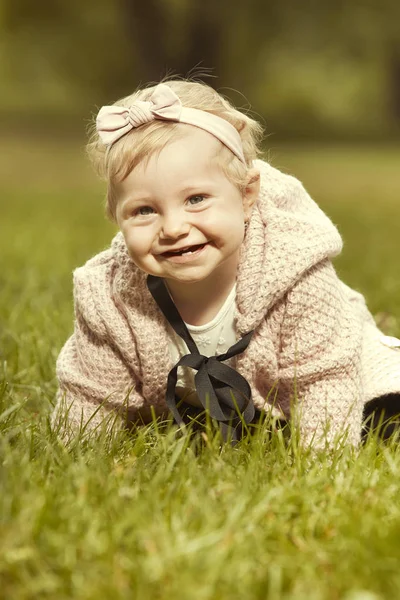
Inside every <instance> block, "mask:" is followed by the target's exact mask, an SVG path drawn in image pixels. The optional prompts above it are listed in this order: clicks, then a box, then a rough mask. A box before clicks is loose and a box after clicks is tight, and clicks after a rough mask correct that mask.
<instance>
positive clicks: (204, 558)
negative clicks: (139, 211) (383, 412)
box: [0, 138, 400, 600]
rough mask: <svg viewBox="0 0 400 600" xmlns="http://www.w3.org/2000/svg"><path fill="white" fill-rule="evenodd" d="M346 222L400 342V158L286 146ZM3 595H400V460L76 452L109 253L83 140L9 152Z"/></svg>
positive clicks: (205, 450)
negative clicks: (79, 279)
mask: <svg viewBox="0 0 400 600" xmlns="http://www.w3.org/2000/svg"><path fill="white" fill-rule="evenodd" d="M269 143H270V150H269V158H270V160H271V162H272V163H273V164H274V165H275V166H277V167H279V168H281V169H283V170H284V171H286V172H290V173H292V174H295V175H296V176H297V177H299V178H300V179H301V180H302V181H303V183H304V184H305V186H306V188H307V189H308V190H309V191H310V193H311V194H312V195H313V197H314V198H315V199H316V200H317V202H318V203H319V204H320V206H321V207H322V208H323V209H324V210H325V211H326V212H327V213H328V214H329V216H330V217H331V218H332V220H333V221H334V222H335V223H336V224H337V225H338V227H339V229H340V231H341V233H342V235H343V238H344V241H345V246H344V252H343V254H342V255H341V256H340V257H339V258H338V259H337V260H336V261H335V266H336V268H337V270H338V272H339V274H340V276H341V277H342V278H343V279H344V280H345V282H346V283H347V284H349V285H350V286H352V287H354V288H356V289H358V290H359V291H361V292H362V293H363V294H364V295H365V296H366V298H367V301H368V304H369V306H370V309H371V311H372V312H373V314H374V315H376V318H377V319H378V320H379V322H380V323H381V326H382V328H383V329H384V331H385V332H386V333H388V334H392V335H400V302H399V298H400V277H399V267H398V260H399V258H400V235H399V234H400V226H399V223H400V202H399V198H400V170H399V164H400V148H398V147H397V148H396V147H384V146H381V147H376V148H372V147H339V146H337V147H330V146H326V147H321V146H319V147H312V146H309V147H300V146H298V147H295V146H278V145H276V146H274V144H273V143H272V142H271V141H269ZM0 150H1V154H2V157H3V160H2V161H1V164H0V182H1V183H0V186H1V196H0V214H1V219H0V245H1V254H0V256H1V269H0V286H1V287H0V289H1V295H0V368H1V375H0V583H1V592H0V596H1V597H2V598H4V599H7V600H8V599H12V600H20V599H21V600H25V599H26V600H28V599H34V598H35V599H36V598H40V599H57V600H63V599H67V598H73V599H77V600H81V599H82V600H83V599H84V600H91V599H95V598H96V600H98V599H101V600H103V599H105V600H107V599H112V600H120V599H121V600H122V599H131V598H151V599H159V598H160V599H161V598H162V599H164V598H165V599H170V598H171V599H176V600H180V599H188V600H189V599H190V600H203V599H204V600H205V599H209V598H210V599H211V598H212V599H229V600H230V599H246V600H247V599H249V600H253V599H265V600H275V599H281V598H282V599H295V600H303V599H304V600H321V599H332V600H336V599H337V600H339V599H340V600H342V599H344V600H378V599H386V598H388V599H389V598H390V599H394V598H398V597H400V453H399V452H398V451H397V447H396V444H395V443H394V442H392V443H391V444H388V445H386V446H384V445H382V444H380V443H377V441H376V440H374V439H371V440H370V441H369V443H368V444H367V445H366V446H365V447H363V448H361V449H360V450H357V451H354V450H349V449H346V448H345V449H343V450H340V449H337V451H336V452H333V453H331V454H329V455H326V454H321V455H318V456H310V455H308V454H307V453H306V452H304V451H300V450H299V449H298V447H297V445H296V438H295V436H294V437H293V439H292V440H291V441H289V442H288V441H285V438H284V436H283V435H282V434H281V432H277V433H274V434H273V435H272V436H269V435H268V433H267V432H266V431H260V432H258V433H257V434H256V435H254V436H253V437H251V438H247V439H244V440H243V441H242V442H241V443H240V444H239V445H238V446H236V447H235V448H232V447H230V446H228V445H224V446H223V447H222V448H221V447H220V446H219V440H218V436H217V435H215V434H214V433H213V432H212V431H208V432H207V434H206V435H205V436H204V437H203V438H201V443H200V442H199V441H198V440H197V441H196V440H190V439H188V438H179V437H177V436H176V435H175V433H174V431H173V430H171V429H167V430H162V429H161V430H160V429H158V428H157V427H156V426H150V427H149V428H147V429H142V430H140V431H137V432H136V433H135V434H134V435H132V436H130V437H128V436H127V435H122V434H121V435H117V436H115V437H113V438H112V439H109V438H104V437H102V436H100V437H98V438H97V439H92V440H91V441H89V442H88V443H86V444H85V445H82V444H75V445H71V446H70V447H68V448H65V447H64V446H62V445H61V444H60V443H59V442H58V441H57V439H56V437H55V436H54V435H53V434H52V432H51V431H50V429H49V426H48V418H47V415H48V411H49V408H50V406H51V403H52V401H53V399H54V394H55V391H56V381H55V377H54V363H55V360H56V357H57V354H58V352H59V350H60V347H61V345H62V344H63V342H64V341H65V340H66V338H67V337H68V335H69V334H70V333H71V331H72V326H73V314H72V289H71V274H72V270H73V268H74V267H76V266H78V265H80V264H82V263H83V262H84V261H85V260H86V259H87V258H89V257H90V256H91V255H93V254H94V253H96V252H97V251H99V250H101V249H103V248H104V247H106V246H107V244H108V242H109V240H110V238H111V236H112V235H113V232H114V228H113V226H111V225H110V224H109V223H107V222H106V221H105V218H104V217H103V209H102V204H103V194H104V189H103V186H102V185H101V184H99V183H97V182H96V181H95V179H94V176H93V175H92V174H91V172H90V170H89V168H88V166H87V165H86V163H85V158H84V155H83V150H82V144H80V143H79V142H76V141H74V140H72V139H68V140H64V142H63V143H61V141H60V140H59V139H55V138H54V139H53V138H43V139H40V140H37V139H30V140H28V141H26V140H24V141H23V142H22V141H21V140H20V139H18V138H15V139H13V138H10V139H3V140H2V141H1V142H0Z"/></svg>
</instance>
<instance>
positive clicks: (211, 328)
mask: <svg viewBox="0 0 400 600" xmlns="http://www.w3.org/2000/svg"><path fill="white" fill-rule="evenodd" d="M235 298H236V284H235V285H234V286H233V288H232V290H231V291H230V293H229V295H228V297H227V298H226V300H225V302H224V304H223V306H222V307H221V308H220V310H219V311H218V314H217V315H216V316H215V317H214V318H213V320H212V321H210V322H209V323H206V324H205V325H189V324H188V323H185V325H186V327H187V328H188V330H189V333H190V335H191V336H192V338H193V340H194V342H195V344H196V346H197V348H198V349H199V352H200V354H202V355H203V356H217V355H218V354H223V353H224V352H226V351H227V350H228V349H229V348H230V347H231V346H233V344H235V343H236V342H237V336H236V331H235V327H234V313H235ZM168 327H169V332H170V337H169V339H168V344H169V349H170V353H171V356H172V359H173V362H174V364H176V363H177V362H178V360H179V359H180V358H181V357H182V356H185V354H190V352H189V349H188V347H187V345H186V342H184V340H183V339H182V338H181V337H180V336H179V335H178V334H177V333H175V331H174V330H173V329H172V327H171V325H168ZM232 360H233V359H229V360H226V361H224V363H223V364H226V365H230V364H231V363H232ZM195 374H196V371H195V370H194V369H191V368H190V367H178V380H177V385H176V395H177V396H178V397H179V398H185V402H187V403H188V404H192V405H193V406H201V404H200V401H199V399H198V397H197V393H196V390H195V385H194V376H195Z"/></svg>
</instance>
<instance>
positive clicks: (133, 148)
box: [87, 78, 263, 221]
mask: <svg viewBox="0 0 400 600" xmlns="http://www.w3.org/2000/svg"><path fill="white" fill-rule="evenodd" d="M163 81H164V82H165V83H167V84H168V86H169V87H170V88H171V89H172V90H173V91H174V92H175V93H176V94H177V95H178V96H179V99H180V101H181V102H182V105H183V106H186V107H189V108H197V109H199V110H204V111H207V112H209V113H212V114H214V115H217V116H218V117H221V118H222V119H225V120H226V121H228V122H229V123H231V125H233V126H234V127H235V128H236V129H237V131H238V132H239V135H240V137H241V140H242V145H243V153H244V157H245V160H246V165H245V164H243V163H242V162H241V161H240V160H239V159H238V158H237V157H236V156H235V155H234V154H233V153H232V152H231V151H230V150H229V149H228V148H227V147H226V146H224V145H223V144H222V142H221V151H220V152H219V154H218V156H217V157H216V160H218V162H219V164H220V166H221V168H222V170H223V172H224V174H225V175H226V177H227V178H228V179H230V181H232V182H233V183H234V184H235V185H236V186H237V187H238V188H239V189H240V190H241V191H243V190H244V187H245V185H246V175H247V171H248V169H249V168H251V166H252V161H253V160H254V159H255V158H257V157H258V156H259V155H260V154H261V149H260V144H261V141H262V136H263V128H262V126H261V125H260V123H258V122H257V121H255V120H253V119H251V118H250V117H248V116H247V115H245V114H244V113H242V112H240V111H239V110H237V109H236V108H234V107H233V106H232V104H231V103H230V102H229V101H228V100H226V99H225V98H224V97H223V96H221V95H220V94H219V93H218V92H216V91H215V90H214V89H213V88H211V87H210V86H208V85H207V84H205V83H202V82H198V81H188V80H181V79H176V78H175V79H167V78H166V79H164V80H163ZM154 88H155V86H154V85H152V86H151V87H147V88H144V89H140V90H137V91H136V92H134V93H133V94H131V95H130V96H126V97H125V98H122V99H120V100H117V102H115V104H117V105H118V106H124V107H129V106H130V105H131V104H133V102H135V101H136V100H142V101H148V100H149V99H150V96H151V95H152V93H153V90H154ZM182 132H183V129H182V125H181V124H179V123H176V122H173V123H172V122H168V121H162V120H158V119H156V120H154V121H151V122H150V123H146V124H145V125H142V126H141V127H138V128H135V129H132V130H131V131H130V132H129V133H127V134H126V135H124V136H123V137H122V138H120V139H119V140H117V141H116V142H115V143H114V144H113V145H112V146H111V147H107V146H105V145H104V144H103V142H102V141H101V140H100V138H99V135H98V133H97V131H96V123H95V122H94V123H92V124H91V125H90V130H89V133H90V140H89V143H88V145H87V153H88V156H89V158H90V160H91V162H92V164H93V166H94V168H95V170H96V172H97V173H98V175H99V176H100V177H101V178H102V179H104V180H105V181H107V184H108V185H107V197H106V213H107V216H108V217H109V218H110V219H111V220H112V221H116V208H117V202H118V198H117V194H116V191H115V184H116V183H118V182H121V181H123V180H124V179H125V178H126V177H127V176H128V175H129V173H131V171H132V170H133V169H134V168H135V167H136V166H137V165H138V164H139V163H141V162H142V161H145V162H147V161H148V160H149V159H150V157H151V156H152V155H153V154H155V153H159V152H161V150H162V149H163V148H164V147H165V146H166V145H167V144H168V142H169V141H170V140H171V139H173V138H175V139H177V138H179V137H180V136H182V135H183V133H182Z"/></svg>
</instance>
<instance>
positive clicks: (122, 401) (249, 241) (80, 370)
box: [53, 161, 400, 446]
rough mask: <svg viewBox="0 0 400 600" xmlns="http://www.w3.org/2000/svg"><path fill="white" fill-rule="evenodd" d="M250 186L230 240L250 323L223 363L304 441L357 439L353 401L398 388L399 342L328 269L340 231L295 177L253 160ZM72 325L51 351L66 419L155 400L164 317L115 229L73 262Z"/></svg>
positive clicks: (160, 396) (78, 420) (167, 364)
mask: <svg viewBox="0 0 400 600" xmlns="http://www.w3.org/2000/svg"><path fill="white" fill-rule="evenodd" d="M255 166H257V167H258V168H259V169H260V172H261V190H260V197H259V199H258V201H257V203H256V205H255V206H254V209H253V212H252V215H251V219H250V223H249V227H248V230H247V233H246V237H245V240H244V242H243V245H242V249H241V257H240V263H239V268H238V274H237V294H236V311H235V327H236V330H237V333H238V335H240V336H242V335H244V334H245V333H247V332H248V331H250V330H253V329H254V330H255V331H254V335H253V337H252V340H251V342H250V344H249V346H248V348H247V350H246V351H245V352H244V353H242V354H241V355H239V356H237V357H235V360H234V366H235V368H236V369H237V370H238V371H239V372H240V373H241V374H242V375H243V376H244V377H245V378H246V379H247V380H248V382H249V384H250V386H251V389H252V394H253V400H254V404H255V406H256V408H257V409H259V410H268V411H271V412H272V413H273V414H275V415H277V416H281V417H282V416H284V417H285V418H294V419H295V420H296V422H297V423H298V426H299V428H300V434H301V440H302V442H303V444H304V445H308V444H311V443H313V444H314V445H315V446H321V445H322V444H323V443H324V441H327V442H328V443H330V442H332V441H333V439H334V437H335V435H336V434H341V433H344V432H346V434H347V440H348V442H349V443H351V444H357V443H358V442H359V440H360V433H361V424H362V412H363V406H364V404H365V402H367V401H369V400H371V399H372V398H374V397H377V396H379V395H383V394H388V393H391V392H400V351H399V350H396V349H393V348H388V347H386V346H384V345H383V344H382V342H381V341H380V338H381V337H382V332H380V331H379V330H378V329H377V327H376V325H375V323H374V320H373V318H372V316H371V315H370V313H369V311H368V309H367V307H366V304H365V300H364V298H363V296H362V295H361V294H359V293H358V292H356V291H354V290H352V289H351V288H349V287H348V286H347V285H345V284H344V283H343V282H341V281H340V280H339V278H338V277H337V274H336V272H335V269H334V267H333V265H332V263H331V259H332V258H333V257H334V256H336V255H338V254H339V253H340V252H341V250H342V240H341V237H340V235H339V233H338V231H337V229H336V227H335V226H334V225H333V224H332V222H331V221H330V220H329V218H328V217H327V216H326V215H325V214H324V213H323V212H322V211H321V210H320V208H319V207H318V206H317V204H316V203H315V202H314V201H313V200H312V199H311V198H310V196H309V195H308V194H307V192H306V191H305V189H304V187H303V186H302V184H301V183H300V182H299V181H298V180H297V179H295V178H294V177H291V176H289V175H285V174H283V173H281V172H280V171H278V170H277V169H274V168H273V167H271V166H270V165H268V164H267V163H265V162H263V161H256V162H255ZM74 299H75V329H74V333H73V335H72V336H71V338H70V339H69V340H68V341H67V343H66V344H65V346H64V347H63V348H62V350H61V352H60V355H59V358H58V361H57V377H58V380H59V391H58V395H57V396H58V397H57V404H56V408H55V412H54V415H53V419H54V420H57V418H58V415H59V413H62V412H63V410H62V408H63V407H64V406H67V407H68V421H69V424H70V425H71V426H72V427H73V428H76V427H79V426H80V425H82V424H87V427H88V428H93V427H97V426H98V425H99V424H101V423H102V421H103V419H104V418H105V417H106V416H107V415H110V413H111V414H120V415H121V416H122V417H123V418H121V420H120V423H121V424H124V423H129V422H130V421H132V420H134V419H135V418H136V417H137V415H138V414H140V413H144V412H146V411H147V413H149V411H150V407H151V406H153V407H154V410H155V412H156V414H162V413H165V412H166V411H167V407H166V404H165V394H166V384H167V376H168V373H169V371H170V369H171V368H172V367H173V366H174V365H173V362H172V358H171V356H170V352H169V348H168V335H170V334H169V332H168V324H167V322H166V320H165V318H164V316H163V315H162V314H161V312H160V310H159V309H158V307H157V305H156V303H155V302H154V300H153V298H152V296H151V294H150V292H149V291H148V289H147V286H146V274H145V273H144V272H142V271H140V270H139V269H138V268H137V267H136V266H135V265H134V264H133V262H132V260H131V259H130V257H129V255H128V252H127V249H126V246H125V242H124V239H123V236H122V234H121V233H118V234H117V235H116V236H115V238H114V240H113V242H112V245H111V247H110V248H109V249H108V250H106V251H104V252H101V253H100V254H98V255H96V256H95V257H94V258H92V259H91V260H89V261H88V262H87V263H86V264H85V265H84V266H83V267H81V268H79V269H76V270H75V272H74Z"/></svg>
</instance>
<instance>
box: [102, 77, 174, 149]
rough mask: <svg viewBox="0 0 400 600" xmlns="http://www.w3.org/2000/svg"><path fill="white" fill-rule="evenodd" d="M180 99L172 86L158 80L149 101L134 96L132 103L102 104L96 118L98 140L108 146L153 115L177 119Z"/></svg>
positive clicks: (153, 117) (147, 120)
mask: <svg viewBox="0 0 400 600" xmlns="http://www.w3.org/2000/svg"><path fill="white" fill-rule="evenodd" d="M181 112H182V103H181V101H180V100H179V98H178V96H177V95H176V94H175V92H174V91H173V90H171V88H170V87H169V86H167V85H165V84H163V83H160V84H159V85H158V86H157V87H156V88H155V90H154V91H153V93H152V95H151V97H150V101H149V102H144V101H142V100H136V102H134V103H133V104H132V105H131V106H129V107H124V106H116V105H113V106H103V107H102V108H101V109H100V110H99V113H98V115H97V118H96V129H97V132H98V134H99V137H100V139H101V141H102V142H103V143H104V144H105V145H107V146H109V145H111V144H113V143H114V142H116V141H117V140H118V139H119V138H121V137H122V136H124V135H125V134H126V133H128V132H129V131H130V130H131V129H134V128H135V127H140V125H144V124H145V123H149V122H150V121H153V120H154V119H163V120H166V121H179V119H180V116H181Z"/></svg>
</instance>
